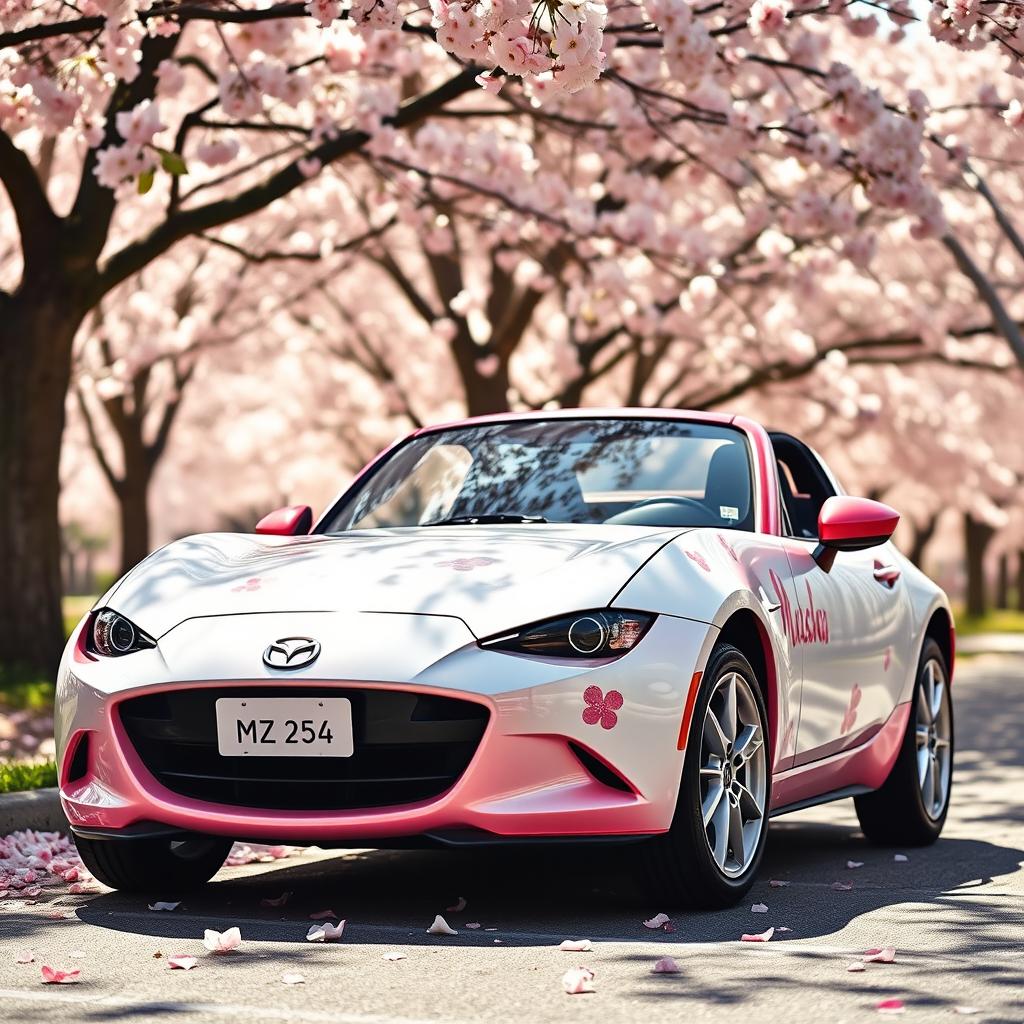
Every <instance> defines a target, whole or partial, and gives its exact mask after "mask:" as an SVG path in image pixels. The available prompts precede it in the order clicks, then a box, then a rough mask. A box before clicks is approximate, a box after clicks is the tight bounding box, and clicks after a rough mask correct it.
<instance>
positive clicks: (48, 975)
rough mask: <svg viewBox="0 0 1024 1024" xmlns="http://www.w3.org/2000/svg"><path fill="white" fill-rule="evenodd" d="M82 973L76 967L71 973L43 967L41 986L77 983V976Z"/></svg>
mask: <svg viewBox="0 0 1024 1024" xmlns="http://www.w3.org/2000/svg"><path fill="white" fill-rule="evenodd" d="M81 973H82V972H81V971H80V970H79V969H78V968H77V967H76V968H75V969H74V970H71V971H62V970H60V969H59V968H56V967H47V966H45V965H44V966H43V968H42V974H43V984H44V985H70V984H72V983H73V982H76V981H78V976H79V975H80V974H81Z"/></svg>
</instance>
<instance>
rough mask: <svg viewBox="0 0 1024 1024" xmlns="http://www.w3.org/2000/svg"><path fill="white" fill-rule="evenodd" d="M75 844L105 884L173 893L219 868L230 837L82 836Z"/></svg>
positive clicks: (202, 881)
mask: <svg viewBox="0 0 1024 1024" xmlns="http://www.w3.org/2000/svg"><path fill="white" fill-rule="evenodd" d="M75 845H76V846H77V847H78V852H79V854H80V855H81V857H82V862H83V863H84V864H85V866H86V867H87V868H88V869H89V871H90V872H91V873H92V874H93V875H94V876H95V877H96V878H97V879H98V880H99V881H100V882H102V883H103V884H104V885H109V886H110V888H112V889H120V890H122V891H123V892H141V893H157V892H160V893H165V894H168V895H172V894H175V893H180V892H186V891H187V890H189V889H196V888H198V887H199V886H201V885H204V884H205V883H206V882H208V881H209V880H210V879H211V878H213V876H214V875H215V874H216V873H217V872H218V871H219V870H220V868H221V866H222V865H223V863H224V861H225V859H226V858H227V855H228V853H229V852H230V850H231V845H232V844H231V840H230V839H219V838H216V837H207V836H196V837H195V838H187V839H181V840H170V839H131V840H117V839H83V838H76V840H75Z"/></svg>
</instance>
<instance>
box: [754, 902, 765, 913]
mask: <svg viewBox="0 0 1024 1024" xmlns="http://www.w3.org/2000/svg"><path fill="white" fill-rule="evenodd" d="M750 912H751V913H752V914H767V913H768V907H767V905H766V904H764V903H755V904H754V905H753V906H752V907H751V908H750Z"/></svg>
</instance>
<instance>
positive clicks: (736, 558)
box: [718, 534, 740, 565]
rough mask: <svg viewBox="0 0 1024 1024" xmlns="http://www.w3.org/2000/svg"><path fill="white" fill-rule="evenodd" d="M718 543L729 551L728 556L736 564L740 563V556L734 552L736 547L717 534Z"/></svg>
mask: <svg viewBox="0 0 1024 1024" xmlns="http://www.w3.org/2000/svg"><path fill="white" fill-rule="evenodd" d="M718 543H719V544H721V545H722V547H723V548H725V550H726V551H728V552H729V557H730V558H731V559H732V560H733V561H734V562H735V563H736V564H737V565H739V564H740V556H739V555H737V554H736V549H735V548H734V547H733V546H732V545H731V544H730V543H729V542H728V541H727V540H726V539H725V538H724V537H723V536H722V535H721V534H718Z"/></svg>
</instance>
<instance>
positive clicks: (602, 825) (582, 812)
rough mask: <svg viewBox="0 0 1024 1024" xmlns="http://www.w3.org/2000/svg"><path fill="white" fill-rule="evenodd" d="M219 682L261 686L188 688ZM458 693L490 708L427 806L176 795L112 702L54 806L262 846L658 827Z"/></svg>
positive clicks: (544, 738)
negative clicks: (282, 805) (266, 806)
mask: <svg viewBox="0 0 1024 1024" xmlns="http://www.w3.org/2000/svg"><path fill="white" fill-rule="evenodd" d="M186 685H187V684H186ZM225 685H232V686H240V687H242V686H244V687H246V688H248V689H250V690H252V689H254V688H258V686H259V684H257V683H254V682H253V681H241V682H233V683H231V684H226V683H224V682H215V683H209V684H194V688H202V687H204V686H216V687H223V686H225ZM318 685H324V686H336V687H337V688H338V690H339V691H344V690H345V689H346V688H352V687H354V686H358V688H359V689H367V688H374V687H375V688H380V689H389V690H395V689H406V690H410V691H415V692H416V693H434V694H437V695H438V696H450V695H451V694H450V691H446V690H441V689H436V688H431V687H426V686H396V685H394V684H383V683H364V682H360V683H358V684H344V683H343V684H337V683H329V682H323V683H318ZM181 688H182V684H180V683H177V684H168V685H166V686H158V687H146V688H145V690H144V691H134V692H132V693H125V694H123V695H120V696H119V697H118V702H119V701H120V700H124V699H128V698H130V697H133V696H137V695H138V693H139V692H145V693H147V694H148V693H156V692H160V691H162V690H170V689H181ZM190 688H193V687H190ZM462 696H463V699H466V700H475V701H477V702H478V703H481V704H484V705H485V706H487V707H489V708H490V709H491V712H492V713H491V719H490V721H489V722H488V725H487V728H486V730H485V732H484V735H483V738H482V739H481V741H480V746H479V748H478V749H477V752H476V754H475V755H474V757H473V759H472V761H471V762H470V764H469V766H468V767H467V769H466V771H465V772H464V773H463V775H462V777H461V778H460V779H459V780H458V781H457V782H456V783H455V785H454V786H452V788H451V789H449V790H448V791H447V792H446V793H444V794H442V795H441V796H440V797H438V798H436V799H433V800H429V801H424V802H421V803H415V804H405V805H401V806H395V807H387V808H381V809H373V808H371V809H359V810H347V811H334V812H332V811H294V810H263V809H258V808H236V807H228V806H225V805H221V804H213V803H207V802H204V801H200V800H195V799H192V798H189V797H184V796H180V795H179V794H177V793H173V792H171V791H170V790H168V789H167V788H166V787H164V786H162V785H161V784H160V783H159V782H158V781H157V780H156V779H155V778H154V777H153V776H152V775H151V774H150V772H149V771H148V770H147V768H146V767H145V765H144V764H143V763H142V760H141V758H140V757H139V756H138V754H137V753H136V752H135V750H134V748H133V747H132V745H131V743H130V741H129V739H128V737H127V735H126V733H125V731H124V728H123V726H122V725H121V722H120V716H119V715H118V714H117V712H116V706H117V704H116V702H112V703H111V704H110V705H108V706H107V708H106V709H105V713H106V725H107V727H108V728H109V729H110V735H111V736H112V738H113V741H112V742H105V743H102V744H96V750H95V763H94V765H93V769H92V771H91V772H90V774H89V775H87V776H86V777H85V778H84V779H82V780H79V781H78V782H76V783H74V784H72V785H70V786H65V787H63V788H62V789H61V803H62V805H63V807H64V811H65V813H66V814H67V816H68V820H69V821H70V822H71V824H72V825H78V826H81V827H93V828H113V829H118V828H124V827H126V826H128V825H131V824H133V823H134V822H137V821H156V822H159V823H162V824H166V825H170V826H173V827H178V828H183V829H190V830H195V831H200V832H206V833H211V834H218V835H227V836H244V837H245V838H250V839H268V840H273V839H287V838H288V837H293V838H294V839H297V840H310V841H315V840H318V839H323V840H328V839H346V838H350V837H351V838H358V839H373V838H384V837H388V836H404V835H416V834H420V833H423V832H430V831H438V830H443V829H451V828H465V827H471V828H479V829H483V830H485V831H489V832H492V833H494V834H497V835H503V836H521V835H530V836H546V835H617V834H636V833H643V834H649V833H655V832H663V831H665V828H666V825H667V823H666V822H665V821H664V820H663V818H664V813H663V812H664V808H663V807H661V806H659V805H657V804H654V803H651V802H649V801H647V800H645V799H644V798H642V797H641V796H639V795H637V794H635V793H625V792H622V791H620V790H617V789H612V788H610V787H608V786H605V785H603V784H601V783H599V782H598V781H596V780H595V779H594V778H593V777H592V776H591V775H590V774H589V773H588V772H587V771H586V770H585V769H584V767H583V766H582V765H581V764H580V762H579V760H578V759H577V758H576V757H575V756H574V755H573V754H572V752H571V750H570V749H569V746H568V739H567V738H566V737H563V736H551V735H506V734H504V733H502V732H500V731H499V718H498V714H497V711H496V709H495V707H494V705H493V704H492V703H491V702H490V701H489V700H488V699H486V698H484V697H481V696H478V695H474V694H468V693H466V694H463V695H462ZM627 781H628V780H627Z"/></svg>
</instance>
